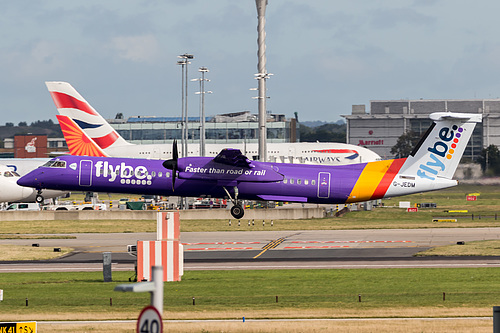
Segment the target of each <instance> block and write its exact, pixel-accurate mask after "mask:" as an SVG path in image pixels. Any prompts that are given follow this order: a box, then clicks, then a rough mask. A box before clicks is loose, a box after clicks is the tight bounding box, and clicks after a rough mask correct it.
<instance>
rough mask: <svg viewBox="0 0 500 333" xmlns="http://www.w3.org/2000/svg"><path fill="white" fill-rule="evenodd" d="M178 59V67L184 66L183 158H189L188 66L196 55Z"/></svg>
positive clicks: (183, 56) (186, 54) (185, 55)
mask: <svg viewBox="0 0 500 333" xmlns="http://www.w3.org/2000/svg"><path fill="white" fill-rule="evenodd" d="M177 58H179V59H181V60H179V61H177V64H178V65H181V66H182V140H181V141H182V157H187V153H188V149H187V146H188V137H189V136H188V123H189V121H188V65H189V64H190V63H191V62H190V61H189V60H192V59H194V55H192V54H189V53H184V54H181V55H179V56H177Z"/></svg>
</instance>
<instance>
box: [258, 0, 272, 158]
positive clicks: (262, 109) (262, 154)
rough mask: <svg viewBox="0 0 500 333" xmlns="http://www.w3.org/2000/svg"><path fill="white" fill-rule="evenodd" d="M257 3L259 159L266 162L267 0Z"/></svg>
mask: <svg viewBox="0 0 500 333" xmlns="http://www.w3.org/2000/svg"><path fill="white" fill-rule="evenodd" d="M255 4H256V5H257V19H258V25H257V32H258V38H257V45H258V51H257V53H258V58H259V62H258V64H257V69H258V71H259V72H258V73H257V74H255V76H256V77H255V78H256V79H257V80H259V88H258V89H259V97H258V99H259V161H263V162H266V160H267V147H266V146H267V129H266V120H267V112H266V80H267V79H268V78H269V74H268V73H267V69H266V31H265V26H266V6H267V0H255Z"/></svg>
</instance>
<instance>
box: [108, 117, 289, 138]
mask: <svg viewBox="0 0 500 333" xmlns="http://www.w3.org/2000/svg"><path fill="white" fill-rule="evenodd" d="M111 126H113V128H115V129H116V131H117V132H118V133H119V134H120V135H121V136H122V137H123V138H124V139H125V140H127V141H130V142H131V143H136V144H147V143H171V142H172V141H173V140H174V139H177V140H181V138H182V132H181V124H180V123H170V122H165V123H128V122H127V123H114V124H113V123H112V124H111ZM293 126H295V124H294V125H293ZM266 127H267V140H268V142H275V143H280V142H295V141H296V140H295V137H296V132H297V131H296V130H295V128H293V129H292V128H291V121H281V122H268V123H267V124H266ZM205 134H206V143H241V142H258V137H259V131H258V123H256V122H241V123H239V122H235V123H206V124H205ZM199 140H200V125H199V123H194V122H191V123H188V143H197V142H199Z"/></svg>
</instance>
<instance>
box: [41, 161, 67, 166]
mask: <svg viewBox="0 0 500 333" xmlns="http://www.w3.org/2000/svg"><path fill="white" fill-rule="evenodd" d="M42 166H43V167H48V168H66V161H59V160H50V161H48V162H47V163H45V164H44V165H42Z"/></svg>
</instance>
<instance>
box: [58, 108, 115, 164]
mask: <svg viewBox="0 0 500 333" xmlns="http://www.w3.org/2000/svg"><path fill="white" fill-rule="evenodd" d="M56 117H57V120H58V121H59V126H61V130H62V132H63V135H64V139H66V143H67V145H68V149H69V152H70V154H71V155H78V156H95V157H107V156H108V155H107V154H106V153H105V152H104V151H102V149H101V148H100V147H99V146H98V145H97V144H96V143H95V142H94V141H93V140H92V139H91V138H89V137H88V136H87V135H86V134H85V133H84V132H83V131H82V130H81V129H80V127H79V126H78V125H77V124H75V122H74V121H73V120H71V118H69V117H67V116H61V115H57V116H56Z"/></svg>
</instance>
